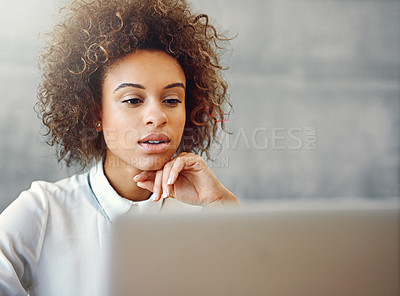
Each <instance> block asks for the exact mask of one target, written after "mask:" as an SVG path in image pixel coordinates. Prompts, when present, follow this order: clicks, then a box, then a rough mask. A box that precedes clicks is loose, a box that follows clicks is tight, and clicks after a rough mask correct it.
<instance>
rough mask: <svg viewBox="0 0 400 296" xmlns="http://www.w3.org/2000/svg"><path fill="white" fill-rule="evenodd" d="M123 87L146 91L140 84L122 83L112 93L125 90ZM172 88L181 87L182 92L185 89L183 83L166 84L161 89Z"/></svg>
mask: <svg viewBox="0 0 400 296" xmlns="http://www.w3.org/2000/svg"><path fill="white" fill-rule="evenodd" d="M125 87H135V88H140V89H146V88H145V87H144V86H143V85H141V84H137V83H122V84H120V85H119V86H118V87H117V88H116V89H114V91H113V93H115V92H116V91H118V90H120V89H121V88H125ZM174 87H182V88H183V89H184V90H185V89H186V88H185V85H184V84H183V83H180V82H176V83H171V84H168V85H167V86H166V87H164V88H163V89H169V88H174Z"/></svg>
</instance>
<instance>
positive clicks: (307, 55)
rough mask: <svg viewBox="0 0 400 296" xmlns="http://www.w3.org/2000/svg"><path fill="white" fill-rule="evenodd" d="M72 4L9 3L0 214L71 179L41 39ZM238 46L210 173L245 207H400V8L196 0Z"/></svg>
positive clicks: (1, 81) (1, 31)
mask: <svg viewBox="0 0 400 296" xmlns="http://www.w3.org/2000/svg"><path fill="white" fill-rule="evenodd" d="M63 2H64V3H65V2H66V1H53V0H40V1H28V0H20V1H12V2H10V1H4V0H1V1H0V7H1V10H0V40H1V42H0V90H1V95H2V98H1V99H2V104H3V108H1V109H0V120H1V124H0V133H1V142H0V160H1V162H0V166H1V171H2V175H1V178H0V186H1V191H0V194H1V195H0V211H1V210H2V209H3V208H4V207H6V206H7V205H8V204H9V203H10V202H11V201H12V200H13V199H14V198H16V197H17V196H18V194H19V193H20V192H21V191H22V190H25V189H27V188H29V186H30V183H31V182H32V181H34V180H48V181H56V180H58V179H60V178H62V177H64V176H67V175H68V174H72V173H74V171H73V170H70V171H69V172H68V171H67V170H66V169H65V168H62V167H61V166H60V165H58V164H57V161H56V158H55V157H54V150H52V149H51V148H48V147H47V146H46V145H45V144H44V138H43V137H41V136H40V135H39V133H40V130H41V127H40V126H41V125H40V120H38V119H37V117H36V114H35V112H34V111H33V106H34V104H35V100H36V86H37V83H38V80H39V73H38V70H37V66H36V65H37V56H38V50H39V48H40V44H39V38H38V34H39V32H45V31H48V30H49V29H50V28H51V24H52V23H54V21H55V19H56V17H55V15H56V11H57V9H56V7H57V6H59V4H60V3H63ZM192 3H193V5H194V7H196V8H197V9H198V10H199V11H202V12H205V13H208V14H209V15H210V16H211V18H212V19H213V20H214V21H215V22H216V23H217V24H218V26H219V27H221V28H223V29H224V30H225V31H226V32H227V33H228V35H230V36H233V35H236V34H238V36H237V37H236V39H234V40H233V41H232V42H231V50H230V51H228V52H227V53H226V54H225V55H224V62H225V64H226V65H229V66H230V69H229V70H228V71H227V72H226V73H225V77H226V79H227V80H228V82H229V85H230V89H229V92H230V96H231V100H232V102H233V104H234V112H233V113H232V114H231V115H230V116H229V117H226V119H227V122H226V123H227V124H228V128H229V130H230V131H232V132H233V134H232V135H230V136H225V137H224V138H223V139H222V140H223V142H222V147H215V149H214V151H213V153H212V154H213V155H214V157H215V162H214V163H210V166H212V168H213V170H214V172H215V173H216V174H217V176H218V177H219V178H220V180H221V181H222V182H223V183H224V184H225V185H226V187H228V188H229V189H231V190H232V191H233V192H234V193H235V194H236V195H237V196H238V198H239V199H240V200H241V201H242V202H246V201H250V200H270V199H287V198H290V199H299V198H304V197H306V198H311V199H320V198H335V197H341V198H351V197H361V198H368V199H380V200H382V199H389V198H391V197H398V196H400V188H399V183H400V182H399V179H400V159H399V158H400V147H399V146H400V134H399V123H400V122H399V121H400V119H399V111H400V106H399V105H400V1H389V0H386V1H384V0H381V1H367V0H365V1H354V0H352V1H334V0H330V1H317V0H304V1H300V0H298V1H287V0H271V1H261V0H249V1H239V0H218V1H211V0H207V1H205V0H196V1H192Z"/></svg>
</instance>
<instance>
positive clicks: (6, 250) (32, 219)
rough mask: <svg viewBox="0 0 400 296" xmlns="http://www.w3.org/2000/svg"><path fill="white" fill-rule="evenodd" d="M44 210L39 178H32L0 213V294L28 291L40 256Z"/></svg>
mask: <svg viewBox="0 0 400 296" xmlns="http://www.w3.org/2000/svg"><path fill="white" fill-rule="evenodd" d="M48 212H49V210H48V202H47V200H46V198H45V194H44V191H43V189H42V188H41V186H40V182H34V183H32V186H31V188H30V189H29V190H28V191H24V192H22V193H21V195H20V196H19V197H18V198H17V199H16V200H14V202H12V203H11V205H10V206H9V207H8V208H7V209H5V210H4V212H3V213H2V214H1V215H0V295H7V296H14V295H15V296H20V295H21V296H22V295H27V294H28V291H29V288H30V286H31V285H32V284H33V282H32V281H33V278H34V273H35V270H36V269H37V266H38V263H39V259H40V254H41V249H42V245H43V240H44V236H45V232H46V224H47V217H48Z"/></svg>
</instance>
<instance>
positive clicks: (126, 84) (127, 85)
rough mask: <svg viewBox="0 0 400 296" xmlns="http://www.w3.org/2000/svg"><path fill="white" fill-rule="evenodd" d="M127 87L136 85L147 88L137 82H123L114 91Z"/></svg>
mask: <svg viewBox="0 0 400 296" xmlns="http://www.w3.org/2000/svg"><path fill="white" fill-rule="evenodd" d="M125 87H135V88H140V89H146V88H145V87H144V86H143V85H141V84H137V83H122V84H120V85H119V86H118V87H117V88H116V89H114V91H113V93H115V92H116V91H118V90H120V89H121V88H125Z"/></svg>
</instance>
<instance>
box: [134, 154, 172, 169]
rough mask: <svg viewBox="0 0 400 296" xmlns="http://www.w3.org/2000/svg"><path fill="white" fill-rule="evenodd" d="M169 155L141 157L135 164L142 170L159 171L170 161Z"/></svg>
mask: <svg viewBox="0 0 400 296" xmlns="http://www.w3.org/2000/svg"><path fill="white" fill-rule="evenodd" d="M168 160H169V159H168V158H167V157H160V156H153V157H143V158H139V159H138V160H137V161H136V163H135V164H134V166H135V167H136V168H138V169H139V170H141V171H157V170H161V169H162V168H163V167H164V165H165V164H166V163H167V162H168Z"/></svg>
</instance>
